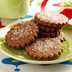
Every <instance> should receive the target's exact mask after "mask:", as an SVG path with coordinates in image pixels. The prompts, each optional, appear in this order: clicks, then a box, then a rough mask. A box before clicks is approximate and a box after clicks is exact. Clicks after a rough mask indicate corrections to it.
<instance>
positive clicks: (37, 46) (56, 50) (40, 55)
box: [26, 38, 63, 60]
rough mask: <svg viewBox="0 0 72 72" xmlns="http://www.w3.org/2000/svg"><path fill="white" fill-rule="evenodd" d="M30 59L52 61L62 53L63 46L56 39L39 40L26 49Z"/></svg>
mask: <svg viewBox="0 0 72 72" xmlns="http://www.w3.org/2000/svg"><path fill="white" fill-rule="evenodd" d="M26 52H27V53H28V55H29V56H30V57H32V58H33V59H36V60H52V59H55V58H58V56H59V55H61V53H62V52H63V44H62V43H61V42H60V40H59V39H57V38H41V39H38V40H37V41H36V42H35V43H33V44H32V45H31V46H28V47H27V48H26Z"/></svg>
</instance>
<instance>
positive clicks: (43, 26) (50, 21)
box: [34, 12, 68, 38]
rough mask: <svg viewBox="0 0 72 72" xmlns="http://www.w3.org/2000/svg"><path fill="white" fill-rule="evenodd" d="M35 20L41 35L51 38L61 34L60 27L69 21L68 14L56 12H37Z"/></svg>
mask: <svg viewBox="0 0 72 72" xmlns="http://www.w3.org/2000/svg"><path fill="white" fill-rule="evenodd" d="M34 20H35V22H36V23H37V25H38V27H39V31H40V33H39V34H40V36H43V37H51V38H54V37H57V36H59V34H60V29H61V28H62V27H63V26H64V25H66V24H67V22H68V18H67V17H66V16H64V15H62V14H58V13H54V12H39V13H36V14H35V17H34Z"/></svg>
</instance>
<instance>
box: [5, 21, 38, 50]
mask: <svg viewBox="0 0 72 72" xmlns="http://www.w3.org/2000/svg"><path fill="white" fill-rule="evenodd" d="M37 33H38V27H37V26H36V24H34V22H32V21H23V22H21V23H18V24H16V25H15V26H14V27H12V28H11V29H10V31H8V33H7V35H6V37H5V42H6V43H7V44H8V45H9V46H10V47H12V48H14V49H20V48H21V49H22V48H25V47H26V46H28V45H29V44H31V43H32V42H34V41H35V38H36V37H37Z"/></svg>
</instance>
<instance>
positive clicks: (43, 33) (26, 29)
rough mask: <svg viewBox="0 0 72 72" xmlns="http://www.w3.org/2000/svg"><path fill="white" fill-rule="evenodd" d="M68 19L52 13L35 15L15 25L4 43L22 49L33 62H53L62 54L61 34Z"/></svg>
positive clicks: (62, 38) (62, 37) (62, 39)
mask: <svg viewBox="0 0 72 72" xmlns="http://www.w3.org/2000/svg"><path fill="white" fill-rule="evenodd" d="M67 22H68V18H67V17H66V16H64V15H62V14H58V13H53V12H39V13H36V14H35V16H34V19H32V20H28V21H23V22H21V23H18V24H16V25H15V26H14V27H12V28H11V29H10V31H8V33H7V35H6V38H5V42H6V44H7V45H8V46H10V47H11V48H14V49H24V50H25V51H26V52H27V54H28V55H29V56H30V57H32V58H33V59H35V60H53V59H56V58H58V57H59V56H60V55H61V54H62V52H63V50H64V49H63V41H64V36H63V32H61V31H60V29H61V28H62V27H63V26H64V25H66V24H67Z"/></svg>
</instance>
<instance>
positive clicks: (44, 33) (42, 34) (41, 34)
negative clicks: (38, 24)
mask: <svg viewBox="0 0 72 72" xmlns="http://www.w3.org/2000/svg"><path fill="white" fill-rule="evenodd" d="M59 34H60V32H59V31H58V30H57V31H55V32H43V31H41V30H40V31H39V37H50V38H54V37H57V36H59Z"/></svg>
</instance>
